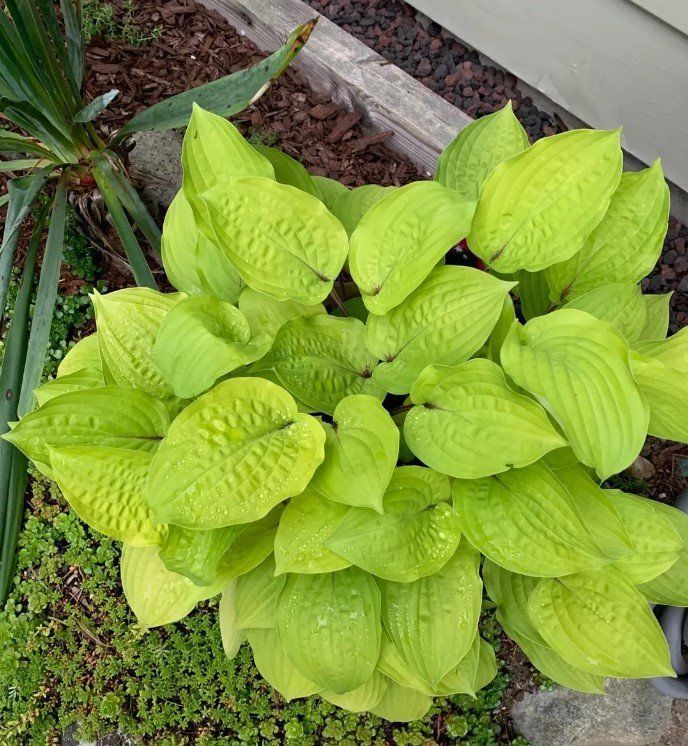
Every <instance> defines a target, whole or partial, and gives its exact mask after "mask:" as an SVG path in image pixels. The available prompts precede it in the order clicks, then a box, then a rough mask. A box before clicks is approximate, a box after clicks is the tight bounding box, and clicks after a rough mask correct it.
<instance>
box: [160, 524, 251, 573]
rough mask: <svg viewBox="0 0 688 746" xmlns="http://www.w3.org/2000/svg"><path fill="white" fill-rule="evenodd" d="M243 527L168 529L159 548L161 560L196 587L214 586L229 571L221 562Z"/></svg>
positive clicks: (171, 570) (174, 527)
mask: <svg viewBox="0 0 688 746" xmlns="http://www.w3.org/2000/svg"><path fill="white" fill-rule="evenodd" d="M242 530H243V526H226V527H225V528H214V529H211V530H207V531H197V530H195V529H191V528H182V527H181V526H173V525H170V526H168V529H167V537H166V538H165V541H164V542H163V543H162V546H161V547H160V559H161V560H162V561H163V563H164V564H165V567H166V568H167V569H168V570H169V571H170V572H176V573H179V574H180V575H185V576H186V577H187V578H189V579H190V580H191V581H192V582H193V583H195V584H196V585H211V584H212V583H214V582H215V581H216V580H217V578H218V576H219V575H220V570H221V569H222V571H223V576H224V570H225V569H226V568H225V566H224V565H223V566H222V568H221V567H220V563H221V560H222V557H223V555H224V554H225V552H226V551H227V550H228V549H229V547H230V545H231V544H232V542H233V541H234V540H235V539H236V537H237V535H238V534H239V533H240V532H241V531H242Z"/></svg>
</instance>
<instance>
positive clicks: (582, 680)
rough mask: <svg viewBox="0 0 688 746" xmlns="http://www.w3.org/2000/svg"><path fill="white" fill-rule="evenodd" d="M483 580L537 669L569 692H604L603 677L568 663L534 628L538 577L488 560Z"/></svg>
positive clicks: (502, 617) (504, 623)
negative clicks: (530, 604)
mask: <svg viewBox="0 0 688 746" xmlns="http://www.w3.org/2000/svg"><path fill="white" fill-rule="evenodd" d="M483 579H484V581H485V588H486V590H487V593H488V595H489V597H490V598H491V599H492V600H493V601H494V602H495V603H496V604H497V620H498V621H499V623H500V624H501V625H502V627H503V628H504V629H505V630H508V632H507V634H508V635H509V637H511V638H512V639H513V640H514V641H515V642H517V643H518V645H519V647H520V648H521V649H522V650H523V652H524V653H525V654H526V655H527V656H528V657H529V658H530V660H531V662H532V663H533V664H534V665H535V666H536V668H538V670H540V671H542V673H544V674H545V676H548V677H549V678H551V679H553V680H554V681H556V682H557V683H558V684H561V685H562V686H566V687H568V688H569V689H575V690H576V691H582V692H587V693H589V694H602V693H604V678H603V677H601V676H599V675H597V674H593V673H589V672H588V671H583V670H582V669H580V668H577V667H576V666H572V665H571V664H570V663H567V662H566V661H565V660H564V659H563V658H562V657H561V656H560V655H558V654H557V653H555V652H554V650H552V648H550V647H549V645H547V643H546V642H545V640H544V639H543V637H542V635H540V633H539V632H538V631H537V630H536V629H535V626H534V625H533V623H532V621H531V620H530V615H529V613H528V602H529V599H530V596H531V594H532V592H533V591H534V590H535V588H536V586H537V585H538V583H539V582H540V579H539V578H533V577H529V576H527V575H518V574H517V573H512V572H509V571H508V570H505V569H504V568H503V567H499V565H495V564H494V563H493V562H490V561H489V560H486V562H485V564H484V565H483Z"/></svg>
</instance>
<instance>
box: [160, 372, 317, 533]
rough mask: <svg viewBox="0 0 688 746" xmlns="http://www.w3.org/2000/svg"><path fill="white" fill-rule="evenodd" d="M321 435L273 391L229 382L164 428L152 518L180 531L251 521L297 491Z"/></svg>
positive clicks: (255, 381) (245, 381)
mask: <svg viewBox="0 0 688 746" xmlns="http://www.w3.org/2000/svg"><path fill="white" fill-rule="evenodd" d="M324 440H325V434H324V432H323V430H322V427H321V426H320V424H319V423H318V421H317V420H315V419H313V418H312V417H310V416H309V415H306V414H299V413H298V412H297V409H296V403H295V402H294V400H293V399H292V397H291V396H289V394H288V393H287V392H286V391H284V390H283V389H281V388H280V387H279V386H275V384H273V383H270V382H269V381H265V380H263V379H260V378H233V379H230V380H228V381H225V382H223V383H221V384H219V385H218V386H216V387H215V388H214V389H212V390H211V391H209V392H208V393H206V394H204V395H203V396H201V397H199V398H198V399H196V401H194V402H193V404H191V405H189V406H188V407H187V408H186V409H185V410H184V411H183V412H182V413H181V414H180V415H179V416H178V417H177V418H176V419H175V420H174V422H173V423H172V426H171V427H170V430H169V432H168V434H167V437H166V438H165V440H164V441H163V443H162V445H161V447H160V449H159V450H158V452H157V453H156V455H155V458H154V459H153V463H152V464H151V471H150V477H149V483H148V486H149V495H148V498H149V502H150V505H151V509H152V510H153V513H154V515H155V516H156V519H157V520H158V521H160V522H163V523H176V524H177V525H179V526H184V527H185V528H197V529H201V528H206V529H208V528H222V527H223V526H229V525H232V524H236V523H247V522H249V521H255V520H257V519H259V518H262V517H263V516H264V515H266V514H267V513H268V512H269V511H270V509H271V508H273V507H274V506H275V505H277V504H278V503H279V502H281V501H282V500H284V499H285V498H287V497H291V496H293V495H298V494H299V493H300V492H302V491H303V490H304V489H305V487H306V485H307V484H308V482H309V481H310V478H311V476H312V474H313V472H314V471H315V468H316V467H317V466H318V464H319V463H320V462H321V461H322V460H323V443H324Z"/></svg>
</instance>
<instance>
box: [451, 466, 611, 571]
mask: <svg viewBox="0 0 688 746" xmlns="http://www.w3.org/2000/svg"><path fill="white" fill-rule="evenodd" d="M452 494H453V496H454V507H455V509H456V511H457V513H458V514H459V516H460V520H461V527H462V529H463V532H464V534H465V535H466V537H467V538H468V540H469V541H470V542H471V544H473V546H474V547H475V548H476V549H479V550H480V551H481V552H482V553H483V554H484V555H485V556H486V557H488V558H489V559H491V560H492V561H493V562H494V563H495V564H498V565H500V566H501V567H504V568H506V569H507V570H511V571H512V572H518V573H521V574H523V575H535V576H538V577H559V576H561V575H568V574H570V573H574V572H579V571H580V570H586V569H589V568H592V567H599V566H601V565H603V564H605V563H608V562H609V561H610V560H608V559H606V558H605V557H603V556H602V554H601V552H600V551H599V549H598V548H597V547H596V546H595V544H594V542H593V539H592V536H591V535H590V532H589V531H588V530H587V529H586V528H585V526H584V525H583V523H582V522H581V519H580V517H579V514H578V511H577V509H576V505H575V502H574V500H573V498H572V497H571V495H570V494H569V493H568V491H567V490H566V488H565V487H564V485H563V484H562V483H561V482H560V481H559V480H558V479H557V478H556V476H555V475H554V473H553V472H552V471H551V470H550V469H549V468H547V466H545V465H544V464H543V463H542V462H540V461H538V462H536V463H534V464H531V465H530V466H526V467H525V468H524V469H511V470H510V471H507V472H504V473H503V474H499V475H497V476H495V477H487V478H485V479H476V480H473V481H462V480H456V481H454V482H453V484H452ZM533 547H537V551H533Z"/></svg>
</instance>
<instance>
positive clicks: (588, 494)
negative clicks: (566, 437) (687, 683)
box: [545, 449, 636, 560]
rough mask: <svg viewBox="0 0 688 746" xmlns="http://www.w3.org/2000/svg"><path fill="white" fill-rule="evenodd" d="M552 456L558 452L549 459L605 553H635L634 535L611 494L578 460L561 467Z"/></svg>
mask: <svg viewBox="0 0 688 746" xmlns="http://www.w3.org/2000/svg"><path fill="white" fill-rule="evenodd" d="M566 450H567V451H568V450H569V449H566ZM571 454H572V452H571ZM572 455H573V454H572ZM550 456H552V457H553V456H555V454H548V456H547V457H546V458H545V462H549V463H548V465H549V466H550V468H552V469H553V471H554V474H555V476H556V477H557V479H558V480H559V481H560V482H561V483H562V484H563V485H564V487H566V489H567V490H568V493H569V494H570V495H571V497H573V499H574V501H575V503H576V507H577V508H578V513H579V515H580V517H581V520H582V521H583V524H584V525H585V527H586V528H587V529H588V531H589V532H590V535H591V537H592V539H593V541H594V542H595V544H596V545H597V547H598V548H599V550H600V551H601V552H602V554H604V555H605V556H606V557H609V558H610V559H614V560H615V559H619V558H620V557H628V556H630V555H632V554H634V553H635V551H636V550H635V547H634V545H633V540H632V538H631V535H630V534H629V532H628V528H627V527H626V525H625V522H624V520H623V518H622V516H621V514H620V513H619V510H618V508H617V506H616V504H615V503H614V501H613V500H612V499H611V497H610V496H609V495H608V494H607V493H606V492H605V491H604V490H602V489H600V487H599V485H598V484H597V483H596V482H595V480H594V479H592V478H591V477H590V475H589V474H587V473H586V471H585V469H584V468H583V467H582V466H581V465H580V464H579V463H578V462H577V461H575V462H574V463H572V464H569V465H563V466H561V467H559V468H557V467H554V466H551V461H552V460H553V459H552V458H550ZM573 458H574V459H575V456H573Z"/></svg>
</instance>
